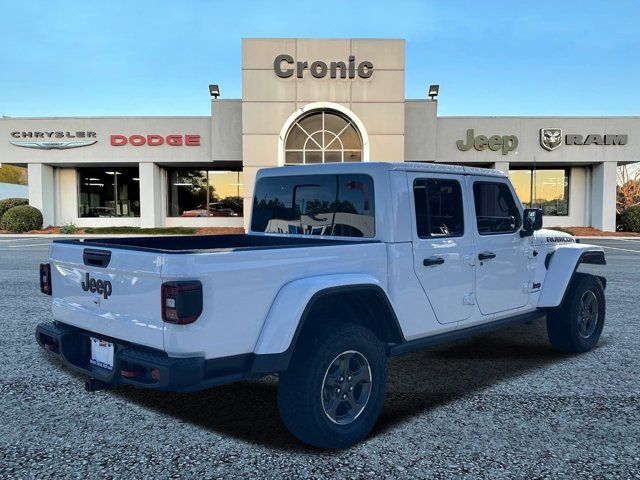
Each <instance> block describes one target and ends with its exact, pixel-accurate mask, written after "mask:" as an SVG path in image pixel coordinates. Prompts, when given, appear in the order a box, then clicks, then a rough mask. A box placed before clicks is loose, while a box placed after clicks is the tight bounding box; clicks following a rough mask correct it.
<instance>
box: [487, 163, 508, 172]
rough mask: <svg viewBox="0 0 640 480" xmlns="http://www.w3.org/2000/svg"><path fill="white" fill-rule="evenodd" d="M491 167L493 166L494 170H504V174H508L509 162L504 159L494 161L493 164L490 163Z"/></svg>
mask: <svg viewBox="0 0 640 480" xmlns="http://www.w3.org/2000/svg"><path fill="white" fill-rule="evenodd" d="M491 168H493V169H494V170H500V171H501V172H504V173H505V174H506V175H509V162H508V161H506V160H505V161H500V162H495V163H494V164H493V165H491Z"/></svg>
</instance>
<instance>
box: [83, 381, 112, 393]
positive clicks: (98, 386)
mask: <svg viewBox="0 0 640 480" xmlns="http://www.w3.org/2000/svg"><path fill="white" fill-rule="evenodd" d="M113 387H115V385H114V384H113V383H107V382H103V381H102V380H98V379H97V378H90V379H89V380H87V381H86V382H84V389H85V390H86V391H87V392H97V391H99V390H108V389H110V388H113Z"/></svg>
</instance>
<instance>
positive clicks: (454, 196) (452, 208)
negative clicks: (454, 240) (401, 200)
mask: <svg viewBox="0 0 640 480" xmlns="http://www.w3.org/2000/svg"><path fill="white" fill-rule="evenodd" d="M413 198H414V202H415V208H416V230H417V232H418V237H420V238H443V237H459V236H462V235H463V234H464V212H463V204H462V189H461V187H460V183H459V182H457V181H455V180H436V179H417V180H415V181H414V182H413Z"/></svg>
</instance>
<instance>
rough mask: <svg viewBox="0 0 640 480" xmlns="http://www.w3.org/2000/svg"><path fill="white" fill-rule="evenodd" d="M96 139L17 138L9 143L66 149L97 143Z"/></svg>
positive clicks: (44, 148)
mask: <svg viewBox="0 0 640 480" xmlns="http://www.w3.org/2000/svg"><path fill="white" fill-rule="evenodd" d="M97 142H98V141H97V140H78V141H75V142H70V141H62V142H58V141H51V140H44V141H35V142H34V141H18V140H10V143H11V145H15V146H16V147H25V148H39V149H41V150H66V149H67V148H78V147H87V146H89V145H93V144H94V143H97Z"/></svg>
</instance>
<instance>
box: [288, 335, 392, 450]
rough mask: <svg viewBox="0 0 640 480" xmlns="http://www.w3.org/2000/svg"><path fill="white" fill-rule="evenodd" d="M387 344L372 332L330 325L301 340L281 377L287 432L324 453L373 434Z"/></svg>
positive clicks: (381, 388)
mask: <svg viewBox="0 0 640 480" xmlns="http://www.w3.org/2000/svg"><path fill="white" fill-rule="evenodd" d="M386 378H387V357H386V353H385V349H384V345H383V344H382V342H380V340H379V339H378V338H377V337H376V335H375V334H374V333H373V332H371V331H370V330H368V329H366V328H364V327H361V326H358V325H352V324H335V323H331V324H325V325H323V326H322V330H317V331H315V332H313V333H311V332H309V333H307V335H306V336H305V337H303V338H301V339H300V341H299V342H298V345H297V347H296V350H295V352H294V355H293V358H292V359H291V364H290V365H289V369H288V370H287V371H285V372H283V373H281V374H280V380H279V384H278V408H279V410H280V416H281V417H282V421H283V422H284V424H285V426H286V427H287V429H288V430H289V431H290V432H291V433H292V434H293V435H295V436H296V437H297V438H298V439H299V440H301V441H302V442H304V443H307V444H309V445H312V446H315V447H319V448H345V447H348V446H351V445H353V444H355V443H357V442H359V441H360V440H362V439H363V438H365V437H366V436H367V435H368V434H369V432H371V430H372V428H373V426H374V425H375V423H376V421H377V420H378V417H379V415H380V410H381V409H382V403H383V400H384V393H385V390H386Z"/></svg>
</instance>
